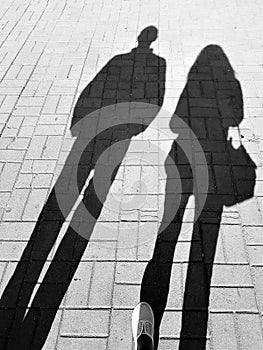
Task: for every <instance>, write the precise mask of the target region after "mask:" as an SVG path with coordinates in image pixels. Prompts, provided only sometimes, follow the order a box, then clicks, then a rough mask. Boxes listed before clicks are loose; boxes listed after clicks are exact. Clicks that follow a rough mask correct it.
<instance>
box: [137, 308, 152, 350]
mask: <svg viewBox="0 0 263 350" xmlns="http://www.w3.org/2000/svg"><path fill="white" fill-rule="evenodd" d="M153 333H154V315H153V311H152V308H151V307H150V305H149V304H148V303H145V302H143V303H139V304H138V305H136V307H135V308H134V310H133V313H132V334H133V339H134V343H135V350H154V343H153Z"/></svg>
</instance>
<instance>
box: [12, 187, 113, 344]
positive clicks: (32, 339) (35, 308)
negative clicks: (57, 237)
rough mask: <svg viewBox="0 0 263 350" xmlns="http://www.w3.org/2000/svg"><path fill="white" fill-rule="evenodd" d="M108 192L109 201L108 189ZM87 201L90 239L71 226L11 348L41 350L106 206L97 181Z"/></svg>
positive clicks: (78, 212) (77, 218)
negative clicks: (97, 187) (89, 215)
mask: <svg viewBox="0 0 263 350" xmlns="http://www.w3.org/2000/svg"><path fill="white" fill-rule="evenodd" d="M104 194H105V196H104V200H105V199H106V194H107V192H105V193H104ZM100 199H101V198H100ZM83 202H84V204H85V206H86V208H87V209H88V210H89V212H90V213H91V214H92V216H93V220H92V221H90V222H89V223H88V224H87V225H86V226H85V227H86V228H87V230H88V232H86V237H87V239H84V238H82V237H81V236H79V235H78V233H76V232H75V231H74V230H73V229H72V228H71V227H69V228H68V230H67V232H66V234H65V236H64V237H63V239H62V241H61V243H60V245H59V247H58V249H57V251H56V254H55V256H54V258H53V260H52V263H51V265H50V267H49V269H48V271H47V273H46V275H45V277H44V280H43V281H42V283H41V285H40V287H39V289H38V290H37V293H36V295H35V297H34V300H33V302H32V305H31V307H30V309H29V311H28V313H27V315H26V317H25V319H24V320H23V322H22V323H20V324H18V326H17V327H13V329H12V333H11V335H10V337H9V339H10V340H9V343H8V347H7V349H10V350H12V349H23V350H29V349H35V350H37V349H41V348H42V347H43V345H44V343H45V341H46V338H47V336H48V334H49V331H50V328H51V326H52V323H53V320H54V318H55V315H56V313H57V310H58V308H59V306H60V304H61V302H62V300H63V298H64V296H65V294H66V291H67V289H68V287H69V284H70V282H71V280H72V278H73V276H74V274H75V272H76V270H77V267H78V265H79V263H80V260H81V258H82V256H83V253H84V251H85V249H86V246H87V244H88V238H89V237H90V235H91V233H92V231H93V228H94V225H95V224H96V221H97V218H98V217H99V215H100V212H101V210H102V207H103V204H102V203H101V202H100V200H99V199H98V197H97V196H96V193H95V189H94V184H93V180H91V181H90V184H89V186H88V188H87V190H86V191H85V196H84V199H83ZM79 208H80V207H78V208H77V210H76V212H75V214H74V216H73V218H72V220H75V221H77V222H81V218H82V211H81V210H80V209H79Z"/></svg>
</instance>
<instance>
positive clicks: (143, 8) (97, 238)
mask: <svg viewBox="0 0 263 350" xmlns="http://www.w3.org/2000/svg"><path fill="white" fill-rule="evenodd" d="M262 16H263V3H261V1H260V0H251V1H247V2H246V1H242V0H237V1H226V0H223V1H222V0H213V1H212V0H203V1H193V0H192V1H183V2H182V1H181V2H179V1H173V0H169V1H168V0H164V1H163V0H162V1H157V0H151V1H137V0H133V1H129V0H128V1H125V0H122V1H119V0H116V1H108V0H106V1H100V0H96V1H95V0H90V1H87V0H69V1H63V0H60V1H58V0H49V1H46V0H43V1H42V0H39V1H36V0H32V1H29V0H15V1H11V0H10V1H6V0H2V1H1V5H0V18H1V19H0V26H1V33H0V78H1V84H0V127H1V138H0V170H1V178H0V203H1V204H0V215H1V224H0V244H1V251H0V274H1V280H0V281H1V282H0V283H1V284H0V289H1V293H2V292H3V291H4V289H5V287H6V286H7V283H8V281H9V279H10V277H11V276H12V275H13V272H14V271H15V267H16V265H17V262H18V261H19V260H20V257H21V255H22V252H23V250H24V248H25V247H26V244H27V242H28V240H29V238H30V236H31V233H32V231H33V228H34V226H35V223H36V221H37V219H38V216H39V214H40V211H41V209H42V208H43V206H44V203H45V201H46V199H47V196H48V194H49V192H50V190H51V189H52V185H54V183H55V182H56V179H57V178H58V175H59V174H60V172H61V171H62V169H63V166H64V164H65V160H66V157H67V155H68V154H69V151H70V149H71V147H72V145H73V142H74V137H73V136H72V135H71V133H70V125H71V119H72V112H73V108H74V106H75V103H76V101H77V99H78V97H79V95H80V93H81V91H82V90H83V89H84V88H85V86H86V85H87V84H88V83H89V82H90V81H91V80H92V79H93V78H94V76H95V75H96V74H97V73H98V72H99V71H100V70H101V68H102V67H103V66H104V65H105V64H106V63H107V62H108V61H109V60H110V59H111V58H112V57H113V56H115V55H118V54H121V53H126V52H130V51H131V50H132V49H133V48H134V47H135V46H136V45H137V42H136V39H137V36H138V35H139V33H140V32H141V31H142V30H143V29H144V28H145V27H147V26H149V25H153V26H155V27H156V28H157V29H158V31H159V33H158V39H157V40H156V41H155V42H154V43H153V45H152V48H153V52H154V53H155V54H156V55H159V56H161V57H163V58H164V59H165V60H166V65H167V68H166V88H165V96H164V104H163V108H164V109H165V110H166V111H169V112H171V113H173V112H174V111H175V109H176V106H177V103H178V100H179V97H180V95H181V93H182V91H183V89H184V86H185V84H186V81H187V74H188V72H189V69H190V68H191V66H192V64H193V63H194V61H195V60H196V57H197V56H198V54H199V52H200V51H201V50H202V49H203V48H204V47H206V46H207V45H209V44H216V45H219V46H221V47H222V49H223V50H224V52H225V54H226V55H227V57H228V59H229V61H230V63H231V65H232V67H233V69H234V71H235V74H236V78H237V79H238V80H239V82H240V84H241V88H242V92H243V103H244V116H243V120H242V122H241V123H240V125H239V128H240V133H239V132H238V130H237V128H235V127H233V128H231V130H229V138H230V137H232V143H233V146H234V147H235V148H238V147H239V144H240V142H242V144H243V146H244V148H245V150H246V152H247V153H248V154H249V156H250V158H251V159H252V160H253V162H254V163H255V165H256V167H257V169H256V182H255V188H254V197H253V198H250V199H248V200H246V201H243V202H240V203H239V204H236V205H234V206H231V207H228V208H225V210H224V212H223V215H222V221H221V226H220V232H219V238H218V244H217V250H216V256H215V260H214V271H213V277H212V284H211V293H210V306H209V322H208V330H207V345H206V348H207V349H213V350H239V349H240V350H241V349H242V350H245V349H247V350H259V349H261V348H262V347H263V338H262V336H263V328H262V326H263V324H262V312H263V234H262V233H263V217H262V213H263V168H262V166H263V22H262ZM97 97H98V96H95V98H94V100H96V98H97ZM94 103H95V102H94ZM160 125H162V127H163V129H164V131H165V136H164V135H162V133H160V132H158V131H157V129H156V128H157V126H158V125H157V124H154V122H153V127H152V129H151V130H150V131H149V133H150V136H149V137H150V138H151V140H152V141H155V142H156V143H158V142H159V143H158V144H159V145H161V148H162V149H163V150H165V151H167V152H169V150H170V147H171V145H172V141H173V140H174V139H175V136H174V134H173V133H172V132H171V130H169V118H166V119H165V122H164V123H163V124H159V127H160ZM142 138H143V137H141V136H140V135H139V136H136V137H135V138H134V140H133V141H132V143H131V145H130V149H129V153H128V154H127V155H126V158H125V159H124V161H123V163H122V166H121V167H120V169H119V172H118V174H117V176H116V178H115V180H114V183H113V186H112V189H111V192H112V194H113V195H114V194H117V195H119V196H121V198H122V200H123V201H124V203H125V197H127V198H128V199H130V198H131V197H132V196H133V195H134V191H135V192H136V186H137V185H138V183H137V185H136V183H135V184H134V179H138V180H139V179H140V180H141V181H142V182H145V183H147V185H148V189H149V191H148V195H147V198H146V199H145V198H144V199H145V201H144V204H143V206H142V208H140V209H137V210H125V205H124V206H121V207H119V208H118V210H112V207H113V204H112V203H113V202H112V201H113V197H114V196H113V197H112V196H110V195H109V196H108V198H107V200H106V202H105V205H104V208H103V210H102V212H101V214H100V217H99V219H98V222H97V225H96V226H95V229H94V231H93V233H92V240H91V242H90V243H89V244H88V246H87V248H86V249H85V252H84V254H83V256H82V259H81V262H80V264H79V266H78V269H77V271H76V273H75V275H74V278H73V280H72V282H71V283H70V285H69V288H68V290H67V293H66V295H65V297H64V299H63V301H62V302H61V304H60V307H59V309H58V310H57V313H56V317H55V319H54V322H53V324H52V327H51V330H50V332H49V335H48V338H47V340H46V342H45V345H44V349H46V350H47V349H58V350H60V349H76V350H77V349H97V350H106V349H107V350H113V349H133V344H132V333H131V326H130V323H131V313H132V309H133V307H134V306H135V305H136V304H137V303H138V302H139V298H140V286H141V281H142V277H143V272H144V269H145V267H146V264H147V262H148V261H149V260H150V258H151V256H152V252H153V248H154V243H155V237H156V234H157V231H158V218H160V217H161V214H160V213H161V212H162V207H163V202H164V194H165V192H164V185H165V179H163V180H162V181H161V182H158V181H157V180H158V179H157V177H156V173H155V171H156V169H155V167H154V165H155V163H154V162H152V163H149V164H148V166H144V165H143V163H142V162H140V160H139V159H138V157H137V158H136V157H134V156H133V153H134V152H135V153H136V152H137V153H136V154H138V149H140V143H139V141H140V140H141V141H142ZM240 138H241V140H240ZM142 142H143V141H142ZM133 147H134V148H133ZM134 150H135V151H134ZM114 209H116V207H115V206H114ZM129 209H130V208H129ZM65 230H66V227H65V225H64V226H63V227H62V230H61V232H60V235H59V237H58V241H59V240H60V239H61V238H62V237H63V233H65ZM126 230H127V231H128V232H129V234H126V233H127V232H126ZM131 232H132V233H131ZM183 233H184V234H182V235H181V237H179V241H178V244H177V246H176V250H175V255H174V261H173V262H174V264H173V270H172V276H171V282H170V293H169V298H168V303H167V307H166V311H165V314H164V317H163V321H162V324H161V329H160V344H159V348H158V349H160V350H168V349H177V348H178V346H179V337H180V327H181V310H182V305H183V293H184V285H185V277H186V267H187V261H188V255H189V248H190V239H191V234H190V233H191V226H190V225H188V226H187V224H186V229H185V231H184V232H183ZM58 241H57V242H58ZM57 246H58V243H56V244H55V245H54V248H53V249H52V250H51V253H50V254H49V257H48V259H47V261H46V263H45V268H44V269H43V271H42V274H41V276H40V277H39V279H38V282H39V283H41V280H42V279H43V276H44V274H45V271H46V270H47V268H48V266H49V265H50V262H51V260H52V257H53V256H54V254H55V251H56V247H57ZM28 283H30V280H29V281H28ZM39 283H38V284H37V286H36V287H35V289H34V293H35V292H36V290H37V288H38V286H39ZM58 283H60V281H59V277H58ZM31 300H33V296H32V298H31ZM20 306H21V305H20ZM15 307H16V308H17V307H19V301H18V303H17V304H16V305H15ZM36 327H38V325H37V323H36ZM0 336H2V334H1V335H0ZM29 336H30V337H32V342H31V348H32V349H38V347H37V346H36V345H35V346H34V341H35V340H34V332H32V334H30V335H29ZM4 342H6V339H5V340H4V341H3V344H4Z"/></svg>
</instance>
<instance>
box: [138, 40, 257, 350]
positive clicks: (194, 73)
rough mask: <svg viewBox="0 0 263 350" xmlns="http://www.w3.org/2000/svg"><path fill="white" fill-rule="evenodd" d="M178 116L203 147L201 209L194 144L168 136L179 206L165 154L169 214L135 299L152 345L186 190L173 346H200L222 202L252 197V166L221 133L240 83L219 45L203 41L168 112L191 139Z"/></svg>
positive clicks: (239, 101) (239, 104)
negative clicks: (189, 217)
mask: <svg viewBox="0 0 263 350" xmlns="http://www.w3.org/2000/svg"><path fill="white" fill-rule="evenodd" d="M178 116H179V117H180V118H182V119H183V120H184V122H185V123H186V125H187V126H188V127H189V128H191V130H192V131H193V132H194V134H195V135H196V137H197V139H198V141H199V142H200V144H201V146H202V148H203V151H204V154H205V157H206V162H207V166H208V173H209V186H208V193H207V197H206V200H205V204H204V206H203V208H202V210H201V208H199V207H198V206H199V202H202V198H201V197H202V196H204V195H205V194H204V193H202V189H199V190H197V193H194V192H193V187H194V181H196V179H195V177H196V176H197V174H198V171H199V169H198V167H199V166H200V164H195V154H194V149H193V154H192V160H190V161H189V159H188V158H187V157H186V155H185V153H184V150H183V149H182V148H181V147H180V146H179V144H180V142H177V141H175V142H174V143H173V144H172V147H171V150H170V153H169V156H170V157H171V158H172V159H173V161H174V163H175V164H176V166H177V169H178V171H179V175H180V179H181V184H182V193H181V201H180V206H179V209H178V210H177V208H176V209H173V208H175V203H174V200H173V198H174V196H170V195H169V194H171V193H176V191H177V189H176V188H174V186H173V184H174V182H173V181H172V180H173V179H174V178H175V177H176V176H177V175H176V174H177V173H176V171H175V168H174V166H175V165H174V166H171V162H169V159H168V158H167V162H166V173H167V183H166V192H165V196H166V197H165V204H164V214H163V222H165V221H166V217H167V213H168V214H169V215H170V213H171V211H172V210H174V219H173V221H172V222H171V223H170V225H169V226H168V227H167V228H165V229H164V230H162V225H161V226H160V229H159V233H158V236H157V239H156V243H155V248H154V252H153V257H152V259H151V261H150V262H149V263H148V265H147V267H146V269H145V272H144V276H143V280H142V286H141V301H146V302H148V303H149V304H150V305H151V307H152V309H153V312H154V315H155V321H156V323H155V348H156V349H157V347H158V341H159V327H160V323H161V319H162V317H163V313H164V310H165V307H166V304H167V297H168V292H169V284H170V277H171V269H172V265H173V259H174V252H175V247H176V244H177V241H178V237H179V234H180V230H181V228H182V222H183V215H184V213H185V209H186V206H187V203H188V200H189V197H190V196H191V195H192V194H194V195H195V210H196V211H198V218H197V219H196V221H195V223H194V226H193V233H192V241H191V247H190V255H189V263H188V269H187V274H186V282H185V291H184V300H183V310H182V325H181V335H180V345H179V349H180V350H186V349H187V350H191V349H193V350H205V348H206V334H207V321H208V316H209V314H208V306H209V295H210V284H211V277H212V269H213V262H214V257H215V251H216V246H217V239H218V233H219V228H220V222H221V216H222V212H223V207H224V206H226V207H229V206H233V205H235V204H237V203H241V202H242V201H245V200H247V199H249V198H251V197H253V193H254V186H255V169H256V166H255V164H254V163H253V161H252V160H251V158H250V157H249V155H248V154H247V153H246V150H245V148H244V147H243V146H240V147H238V148H237V149H235V148H234V147H233V146H232V141H231V140H228V131H229V128H230V127H239V124H240V123H241V121H242V119H243V98H242V91H241V87H240V83H239V81H238V80H237V79H236V78H235V74H234V71H233V68H232V66H231V64H230V63H229V60H228V58H227V56H226V55H225V53H224V51H223V50H222V48H221V47H220V46H216V45H209V46H207V47H205V48H204V49H203V50H202V51H201V52H200V54H199V56H198V57H197V59H196V61H195V63H194V64H193V66H192V67H191V69H190V72H189V74H188V79H187V83H186V85H185V88H184V90H183V92H182V94H181V96H180V99H179V102H178V105H177V108H176V111H175V114H174V116H173V117H172V119H171V123H170V127H171V129H172V131H173V132H175V133H178V134H179V136H178V140H179V141H183V142H190V143H191V142H192V141H193V140H191V139H190V138H189V134H188V133H187V130H177V129H176V127H175V125H177V124H176V118H178ZM186 129H187V128H186ZM183 142H181V144H183ZM190 162H191V164H190ZM199 175H200V174H199ZM178 195H179V194H178ZM200 211H201V212H200ZM169 215H168V216H169Z"/></svg>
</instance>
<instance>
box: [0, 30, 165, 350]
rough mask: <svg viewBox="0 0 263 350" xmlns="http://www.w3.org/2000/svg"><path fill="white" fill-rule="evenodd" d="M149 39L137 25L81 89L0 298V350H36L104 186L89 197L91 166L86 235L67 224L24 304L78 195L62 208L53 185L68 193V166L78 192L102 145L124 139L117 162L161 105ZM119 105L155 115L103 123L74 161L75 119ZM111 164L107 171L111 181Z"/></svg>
mask: <svg viewBox="0 0 263 350" xmlns="http://www.w3.org/2000/svg"><path fill="white" fill-rule="evenodd" d="M156 39H157V29H156V28H155V27H153V26H151V27H147V28H145V29H144V30H143V31H142V32H141V33H140V35H139V37H138V46H137V47H136V48H134V49H133V50H132V51H131V52H129V53H127V54H121V55H117V56H115V57H113V58H112V59H111V60H110V61H109V62H108V63H107V64H106V65H105V66H104V67H103V68H102V69H101V71H100V72H99V73H98V74H97V75H96V76H95V78H94V79H93V80H92V82H91V83H90V84H89V85H88V86H87V87H86V88H85V89H84V90H83V92H82V93H81V95H80V97H79V99H78V101H77V103H76V105H75V108H74V112H73V119H72V130H73V131H74V132H73V136H77V139H76V141H75V143H74V145H73V147H72V150H71V151H70V153H69V156H68V158H67V160H66V162H65V165H64V167H63V170H62V172H61V174H60V175H59V177H58V180H57V182H56V184H55V186H54V188H53V189H52V191H51V193H50V195H49V197H48V199H47V201H46V203H45V205H44V207H43V209H42V211H41V214H40V216H39V218H38V221H37V222H36V225H35V228H34V230H33V233H32V235H31V237H30V240H29V242H28V244H27V246H26V248H25V249H24V251H23V254H22V257H21V259H20V261H19V263H18V265H17V267H16V269H15V272H14V273H13V275H12V277H11V278H10V280H9V282H8V284H7V286H6V288H5V290H4V292H3V294H2V297H1V301H0V314H1V317H0V336H1V337H2V338H1V349H24V350H26V349H41V348H42V347H43V345H44V343H45V341H46V338H47V336H48V333H49V330H50V328H51V326H52V322H53V320H54V317H55V315H56V312H57V310H58V308H59V306H60V303H61V301H62V299H63V297H64V296H65V293H66V291H67V288H68V286H69V284H70V282H71V280H72V278H73V276H74V273H75V271H76V269H77V267H78V264H79V262H80V260H81V257H82V255H83V253H84V251H85V248H86V246H87V244H88V238H89V237H90V235H91V233H92V231H93V228H94V225H95V224H96V219H98V217H99V215H100V212H101V210H102V207H103V204H104V201H105V199H106V196H107V193H108V191H109V189H110V186H106V187H105V188H104V192H103V194H102V196H100V198H98V197H97V195H96V192H95V188H94V181H93V180H94V179H95V178H97V177H100V175H101V174H100V171H99V170H96V169H95V172H94V175H93V178H92V179H91V180H90V181H89V185H88V187H87V188H86V190H85V193H84V196H83V199H82V203H84V205H85V206H86V208H87V209H88V210H89V212H90V213H91V214H92V216H93V220H91V221H90V222H89V223H88V225H89V227H88V228H87V232H86V239H85V238H83V237H81V236H80V235H78V233H77V232H76V231H75V230H74V229H73V228H72V227H71V226H69V228H68V229H67V231H66V233H65V235H64V236H63V238H62V240H61V242H60V244H59V246H58V248H57V250H56V253H55V255H54V257H53V259H52V262H51V264H50V266H49V268H48V270H47V272H46V274H45V277H44V279H43V281H42V283H41V284H40V286H39V288H38V290H37V292H36V294H35V296H34V298H33V300H32V303H31V305H30V307H29V305H28V304H29V301H30V298H31V297H32V293H33V290H34V287H35V286H36V284H37V281H38V279H39V275H40V273H41V271H42V269H43V267H44V264H45V261H46V260H47V257H48V255H49V253H50V251H51V250H52V248H53V247H54V243H55V241H56V239H57V237H58V234H59V232H60V229H61V227H62V225H63V223H64V222H65V219H66V217H67V215H68V214H69V213H70V211H71V210H72V208H73V206H74V204H75V202H76V201H77V199H78V195H77V194H76V195H75V196H74V195H73V196H71V200H70V202H69V203H67V211H68V212H65V211H64V212H63V213H62V212H61V208H60V206H59V203H58V201H57V197H56V188H59V189H60V190H61V189H62V190H63V189H64V190H65V192H67V191H68V190H70V189H69V188H70V181H71V180H72V179H71V173H72V169H73V168H74V167H76V166H78V174H77V175H78V176H77V182H78V188H79V189H80V191H81V189H82V188H83V186H84V185H85V182H86V180H87V179H88V177H89V175H90V173H91V170H92V169H94V167H95V164H96V161H97V159H98V158H99V156H100V155H101V154H102V153H103V152H104V151H105V150H106V149H107V148H108V147H109V146H110V145H112V144H114V143H116V142H119V141H123V140H126V141H127V142H126V143H125V147H123V149H122V151H121V152H120V154H119V155H118V157H119V159H118V161H119V164H120V163H121V161H122V159H123V157H124V156H125V153H126V151H127V148H128V146H129V142H130V140H131V138H132V137H133V136H135V135H137V134H138V133H140V132H143V131H144V130H145V129H146V127H147V125H149V124H150V122H151V121H152V120H153V119H154V118H155V116H156V115H157V112H158V110H159V109H160V107H161V106H162V104H163V97H164V90H165V71H166V62H165V60H164V59H163V58H161V57H159V56H157V55H155V54H153V52H152V49H150V45H151V44H152V42H153V41H155V40H156ZM121 102H144V103H151V104H154V105H156V106H157V108H156V110H155V113H153V114H152V115H150V118H149V120H148V122H147V125H139V124H138V123H133V120H129V123H128V124H127V123H124V124H123V125H118V126H117V127H116V128H115V127H111V123H110V120H109V125H108V128H105V129H104V130H103V131H102V132H100V133H98V135H96V136H95V137H94V138H93V139H92V141H91V142H90V143H89V144H88V146H87V147H86V148H85V149H84V151H83V153H82V155H81V158H80V161H79V162H78V161H76V160H78V152H79V149H78V140H79V135H80V134H81V133H85V132H86V130H83V125H85V124H82V122H83V120H84V119H85V120H86V121H87V118H89V117H87V115H88V114H90V113H92V112H94V111H96V110H99V109H100V108H101V107H105V106H110V105H113V104H118V103H121ZM98 119H99V114H98ZM94 120H95V118H91V120H90V122H91V123H93V122H94ZM97 122H98V121H97ZM104 122H105V120H104ZM86 126H87V127H88V126H89V124H87V125H86ZM104 126H105V124H104ZM117 169H118V166H117ZM117 169H115V171H114V173H113V174H112V178H111V182H112V181H113V180H114V176H115V175H116V172H117ZM79 215H80V214H79V207H77V209H76V211H75V212H74V215H73V218H72V220H75V219H76V218H77V219H78V217H79ZM27 309H28V311H27V313H26V310H27Z"/></svg>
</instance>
